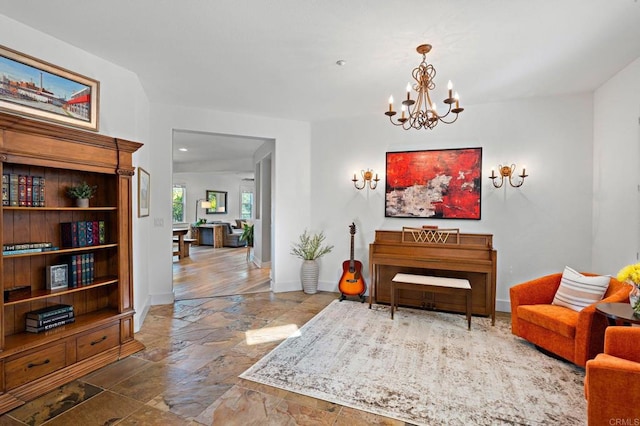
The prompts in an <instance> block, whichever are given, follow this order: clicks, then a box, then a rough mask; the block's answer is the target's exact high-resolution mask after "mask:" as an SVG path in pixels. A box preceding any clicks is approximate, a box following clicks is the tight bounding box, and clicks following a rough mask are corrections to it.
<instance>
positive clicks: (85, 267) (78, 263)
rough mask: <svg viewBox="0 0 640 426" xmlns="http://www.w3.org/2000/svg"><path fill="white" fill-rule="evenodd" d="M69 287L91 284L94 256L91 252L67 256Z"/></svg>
mask: <svg viewBox="0 0 640 426" xmlns="http://www.w3.org/2000/svg"><path fill="white" fill-rule="evenodd" d="M67 264H68V265H69V284H68V287H69V288H75V287H81V286H83V285H87V284H92V283H93V281H94V270H95V269H94V268H95V257H94V254H93V253H83V254H74V255H71V256H69V259H68V261H67Z"/></svg>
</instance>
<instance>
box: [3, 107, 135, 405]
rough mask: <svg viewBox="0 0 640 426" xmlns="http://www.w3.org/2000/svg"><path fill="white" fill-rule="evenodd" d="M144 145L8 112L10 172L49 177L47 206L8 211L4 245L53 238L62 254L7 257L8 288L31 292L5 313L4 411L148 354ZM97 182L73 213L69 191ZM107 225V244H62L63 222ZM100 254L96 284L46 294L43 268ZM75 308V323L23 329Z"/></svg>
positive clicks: (5, 278)
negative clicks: (142, 298)
mask: <svg viewBox="0 0 640 426" xmlns="http://www.w3.org/2000/svg"><path fill="white" fill-rule="evenodd" d="M141 146H142V144H140V143H137V142H131V141H126V140H122V139H117V138H112V137H108V136H104V135H100V134H97V133H90V132H86V131H81V130H75V129H70V128H67V127H62V126H57V125H54V124H48V123H43V122H39V121H35V120H31V119H27V118H22V117H17V116H13V115H10V114H4V113H0V159H1V160H2V163H1V165H0V167H1V169H2V170H1V171H2V173H3V174H7V173H13V174H19V175H31V176H42V177H44V178H45V206H44V207H20V206H6V205H3V206H1V207H0V208H1V209H2V222H1V226H0V239H1V240H2V243H3V244H15V243H23V242H52V243H53V245H54V246H57V247H60V250H56V251H49V252H42V253H28V254H12V255H3V256H2V258H1V259H0V279H1V282H0V287H1V288H2V290H3V293H4V291H6V290H10V289H12V288H16V287H21V286H29V287H30V289H31V292H30V294H26V295H23V296H18V298H17V299H12V300H11V301H4V298H2V299H1V300H2V301H1V302H0V303H2V307H1V309H0V327H1V329H2V332H1V333H0V413H4V412H6V411H8V410H11V409H13V408H15V407H17V406H19V405H21V404H24V402H26V401H29V400H31V399H33V398H35V397H37V396H39V395H41V394H43V393H45V392H48V391H50V390H52V389H55V388H56V387H58V386H60V385H63V384H65V383H67V382H70V381H72V380H74V379H76V378H78V377H80V376H83V375H85V374H87V373H89V372H91V371H94V370H96V369H98V368H100V367H103V366H104V365H107V364H109V363H111V362H114V361H117V360H118V359H121V358H123V357H126V356H128V355H130V354H132V353H135V352H137V351H139V350H141V349H143V348H144V346H143V345H142V344H141V343H140V342H137V341H136V340H135V339H134V333H133V315H134V310H133V278H132V269H133V263H132V241H131V233H132V199H133V195H132V189H131V179H132V177H133V175H134V167H133V164H132V155H133V153H134V152H135V151H136V150H138V149H139V148H140V147H141ZM82 181H86V182H88V183H89V184H90V185H97V187H98V190H97V194H96V195H95V197H94V198H92V199H91V200H90V201H91V202H90V207H89V208H77V207H73V205H74V203H73V200H71V199H69V198H68V197H67V196H66V195H65V192H66V188H67V187H68V186H70V185H73V184H77V183H80V182H82ZM88 220H92V221H96V220H97V221H104V222H105V231H106V241H105V243H104V244H102V245H96V246H90V247H79V248H63V247H62V245H61V237H60V223H62V222H73V221H88ZM89 252H90V253H93V255H94V259H95V280H94V282H93V283H92V284H90V285H85V286H81V287H76V288H66V289H58V290H47V287H46V277H45V271H46V267H47V266H50V265H57V264H63V263H65V262H66V259H67V258H68V257H69V256H70V255H73V254H81V253H89ZM55 304H68V305H72V306H73V308H74V313H75V316H76V317H75V318H76V319H75V322H74V323H72V324H67V325H64V326H62V327H58V328H55V329H52V330H50V331H46V332H42V333H37V334H36V333H27V332H25V315H26V313H27V312H29V311H33V310H36V309H40V308H43V307H46V306H50V305H55Z"/></svg>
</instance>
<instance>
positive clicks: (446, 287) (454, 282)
mask: <svg viewBox="0 0 640 426" xmlns="http://www.w3.org/2000/svg"><path fill="white" fill-rule="evenodd" d="M398 290H413V291H422V292H432V293H444V294H459V293H464V295H465V297H466V299H467V309H466V313H467V327H468V329H469V330H471V284H469V280H465V279H460V278H446V277H432V276H428V275H414V274H402V273H398V274H396V275H395V276H394V277H393V279H392V280H391V319H393V311H394V310H398V302H397V299H398V298H397V292H398Z"/></svg>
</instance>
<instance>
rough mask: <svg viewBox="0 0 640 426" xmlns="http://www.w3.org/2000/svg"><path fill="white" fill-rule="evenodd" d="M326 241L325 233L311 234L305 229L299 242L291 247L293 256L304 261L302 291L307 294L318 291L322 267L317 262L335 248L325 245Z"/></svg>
mask: <svg viewBox="0 0 640 426" xmlns="http://www.w3.org/2000/svg"><path fill="white" fill-rule="evenodd" d="M325 239H326V237H325V235H324V233H323V232H320V233H318V234H310V233H309V232H307V230H306V229H305V230H304V232H303V233H302V235H300V237H299V239H298V241H297V242H294V243H292V245H291V254H292V255H293V256H296V257H298V258H300V259H302V260H303V262H302V267H301V269H300V280H301V281H302V290H303V291H304V292H305V293H307V294H314V293H316V292H317V291H318V276H319V275H320V266H319V265H318V262H317V260H318V259H319V258H321V257H322V256H324V255H325V254H327V253H330V252H331V250H333V246H330V245H323V243H324V240H325Z"/></svg>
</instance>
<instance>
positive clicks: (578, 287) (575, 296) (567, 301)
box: [552, 266, 611, 312]
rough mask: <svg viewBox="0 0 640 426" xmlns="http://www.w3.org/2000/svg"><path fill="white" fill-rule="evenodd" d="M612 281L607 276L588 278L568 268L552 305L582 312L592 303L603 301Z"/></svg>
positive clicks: (563, 274)
mask: <svg viewBox="0 0 640 426" xmlns="http://www.w3.org/2000/svg"><path fill="white" fill-rule="evenodd" d="M610 279H611V278H610V277H607V276H595V277H587V276H584V275H582V274H581V273H580V272H577V271H575V270H573V269H571V268H569V267H568V266H566V267H565V268H564V272H563V273H562V279H561V280H560V287H558V291H556V295H555V297H554V298H553V302H552V304H553V305H559V306H566V307H567V308H569V309H573V310H574V311H578V312H580V311H581V310H582V309H584V308H585V307H587V306H589V305H591V304H592V303H595V302H597V301H599V300H602V296H604V293H605V292H606V291H607V288H608V287H609V281H610Z"/></svg>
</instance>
